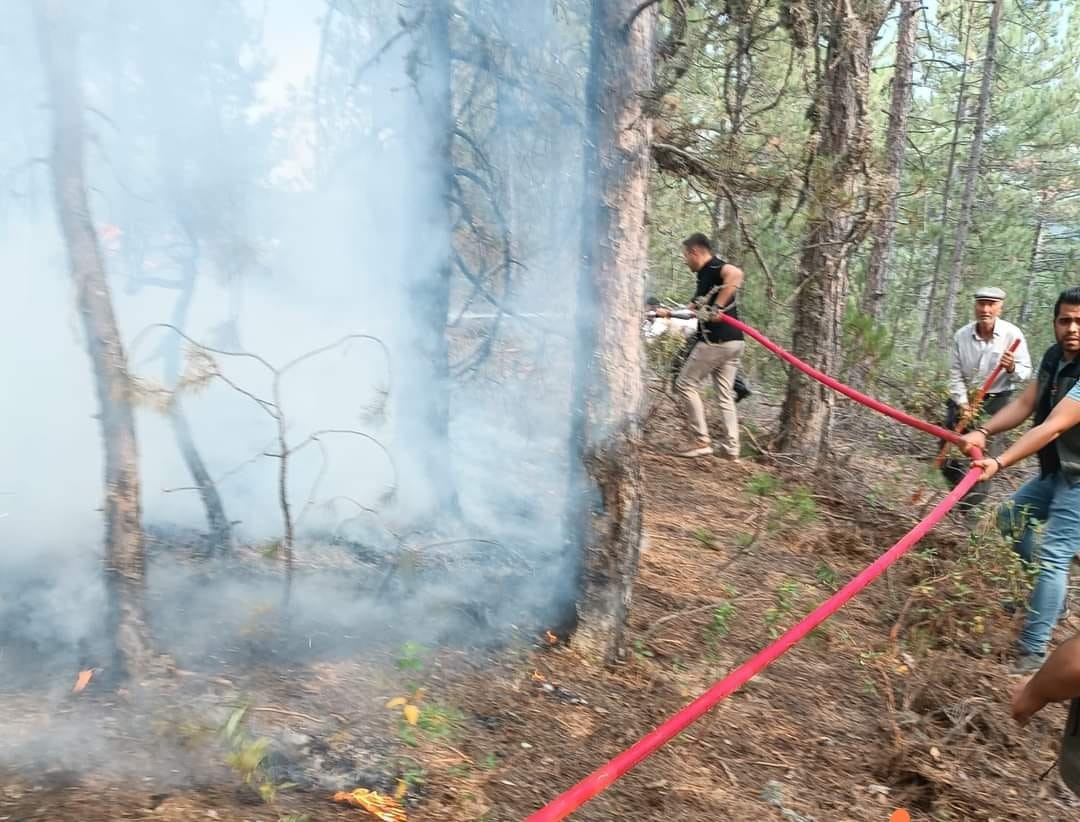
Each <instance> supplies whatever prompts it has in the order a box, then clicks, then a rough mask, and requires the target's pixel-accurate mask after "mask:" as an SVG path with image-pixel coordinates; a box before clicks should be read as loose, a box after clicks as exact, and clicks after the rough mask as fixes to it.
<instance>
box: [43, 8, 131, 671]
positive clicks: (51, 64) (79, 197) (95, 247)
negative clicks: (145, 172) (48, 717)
mask: <svg viewBox="0 0 1080 822" xmlns="http://www.w3.org/2000/svg"><path fill="white" fill-rule="evenodd" d="M35 10H36V14H37V22H38V32H39V41H40V48H41V59H42V62H43V65H44V68H45V74H46V77H47V80H48V88H49V96H50V98H51V103H52V139H53V145H52V156H51V159H50V168H51V172H52V180H53V189H54V197H55V201H56V212H57V216H58V218H59V222H60V229H61V232H62V233H63V237H64V241H65V243H66V245H67V251H68V260H69V264H70V268H71V277H72V280H73V281H74V284H75V293H76V299H77V302H78V308H79V314H80V317H81V319H82V326H83V331H84V333H85V335H86V344H87V350H88V352H89V354H90V361H91V364H92V366H93V370H94V379H95V383H96V385H97V395H98V404H99V415H98V419H99V420H100V422H101V435H102V441H103V444H104V450H105V581H106V589H107V593H108V628H109V632H110V635H111V637H112V639H113V643H114V651H115V654H114V657H115V658H114V660H113V663H114V667H113V672H114V673H115V674H117V675H119V676H121V677H123V676H129V677H138V676H139V675H140V673H141V672H142V671H143V670H144V669H145V667H146V664H147V662H148V661H149V656H150V637H149V632H148V630H147V628H146V622H145V619H144V614H143V595H144V582H145V554H144V550H143V547H144V546H143V532H142V521H141V510H140V505H141V503H140V497H139V494H140V489H139V467H138V447H137V443H136V439H135V418H134V412H133V409H132V404H131V402H130V396H131V384H130V380H129V377H128V369H127V360H126V357H125V353H124V348H123V345H122V343H121V341H120V331H119V328H118V327H117V323H116V316H115V314H114V312H113V305H112V295H111V294H110V292H109V284H108V281H107V279H106V276H105V265H104V262H103V261H102V257H101V248H100V246H99V244H98V238H97V235H96V234H95V232H94V227H93V222H92V219H91V215H90V206H89V203H88V201H87V197H86V175H85V168H84V156H83V155H84V145H85V143H84V123H83V99H82V90H81V88H80V85H79V55H78V45H79V38H78V35H77V34H76V32H75V30H74V27H73V21H74V20H75V19H76V18H77V15H76V11H75V8H74V6H73V4H71V3H68V2H64V0H42V2H40V3H37V4H35Z"/></svg>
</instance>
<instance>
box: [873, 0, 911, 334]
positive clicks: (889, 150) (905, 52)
mask: <svg viewBox="0 0 1080 822" xmlns="http://www.w3.org/2000/svg"><path fill="white" fill-rule="evenodd" d="M920 8H921V5H920V0H900V23H899V29H898V31H897V35H896V69H895V71H894V73H893V87H892V103H891V104H890V106H889V127H888V130H887V131H886V132H885V168H884V171H883V179H882V184H883V188H884V192H883V194H884V196H885V205H884V208H883V209H882V212H881V221H880V222H879V223H878V226H877V231H876V232H875V236H874V245H873V248H871V250H870V264H869V267H868V269H867V272H866V283H865V286H864V288H863V297H862V309H863V311H865V312H866V313H867V314H869V315H870V316H871V317H873V318H874V319H875V320H878V321H880V320H881V318H882V315H883V313H884V307H885V302H884V301H885V290H886V285H887V284H888V268H889V262H890V258H891V257H892V245H893V237H894V236H895V234H896V213H897V200H898V197H899V193H900V179H901V177H902V175H903V171H904V147H905V144H906V143H907V121H908V112H909V111H911V74H912V68H913V67H914V64H915V35H916V34H917V33H918V28H919V27H918V23H917V22H916V15H918V13H919V9H920Z"/></svg>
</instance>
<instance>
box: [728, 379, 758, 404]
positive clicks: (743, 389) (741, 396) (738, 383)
mask: <svg viewBox="0 0 1080 822" xmlns="http://www.w3.org/2000/svg"><path fill="white" fill-rule="evenodd" d="M732 388H734V389H735V402H742V401H743V400H745V399H746V398H747V397H749V396H750V395H751V394H753V393H754V392H753V391H752V390H750V384H749V383H748V382H747V381H746V379H745V378H744V377H743V375H742V374H738V373H737V374H735V382H734V383H733V384H732Z"/></svg>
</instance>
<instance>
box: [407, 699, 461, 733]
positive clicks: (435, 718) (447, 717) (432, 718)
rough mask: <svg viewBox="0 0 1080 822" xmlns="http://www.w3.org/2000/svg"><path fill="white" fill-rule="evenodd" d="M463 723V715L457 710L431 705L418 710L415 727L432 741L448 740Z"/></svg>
mask: <svg viewBox="0 0 1080 822" xmlns="http://www.w3.org/2000/svg"><path fill="white" fill-rule="evenodd" d="M464 721H465V717H464V715H463V714H462V713H461V711H459V710H458V709H457V708H454V707H452V706H450V705H439V704H437V703H431V704H428V705H425V706H424V707H423V708H422V709H421V710H420V720H419V722H418V723H417V726H418V727H419V728H420V730H421V731H423V732H424V733H426V734H427V735H428V736H430V737H432V738H433V739H450V738H451V737H452V736H453V735H454V734H455V733H456V732H457V731H458V729H459V728H461V726H462V724H463V723H464Z"/></svg>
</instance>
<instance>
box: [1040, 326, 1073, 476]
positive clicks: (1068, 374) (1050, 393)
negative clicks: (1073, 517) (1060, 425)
mask: <svg viewBox="0 0 1080 822" xmlns="http://www.w3.org/2000/svg"><path fill="white" fill-rule="evenodd" d="M1060 364H1061V346H1060V345H1057V344H1055V345H1052V346H1050V348H1048V349H1047V350H1046V353H1045V354H1043V358H1042V363H1041V364H1040V365H1039V377H1038V390H1039V395H1038V401H1037V403H1036V405H1035V424H1036V425H1039V424H1040V423H1042V422H1045V421H1046V418H1047V417H1049V416H1050V412H1051V410H1053V408H1054V406H1055V405H1057V404H1058V403H1059V402H1060V401H1061V398H1062V397H1064V396H1065V395H1066V394H1068V393H1069V391H1070V390H1072V387H1073V386H1074V385H1076V383H1077V380H1080V358H1077V359H1075V360H1073V361H1072V362H1070V363H1068V364H1067V365H1066V366H1065V367H1064V368H1062V369H1061V373H1060V374H1058V366H1059V365H1060ZM1039 471H1040V473H1041V474H1042V476H1044V477H1045V476H1049V475H1050V474H1054V473H1057V472H1058V471H1060V472H1061V474H1062V476H1063V477H1064V478H1065V481H1066V482H1067V483H1069V485H1076V484H1077V483H1078V482H1080V425H1075V426H1073V427H1072V428H1070V429H1069V430H1068V431H1066V432H1065V433H1063V434H1062V435H1061V436H1060V437H1058V438H1057V439H1056V440H1055V441H1054V442H1052V443H1050V444H1049V445H1047V446H1045V447H1043V448H1042V449H1040V450H1039Z"/></svg>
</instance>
